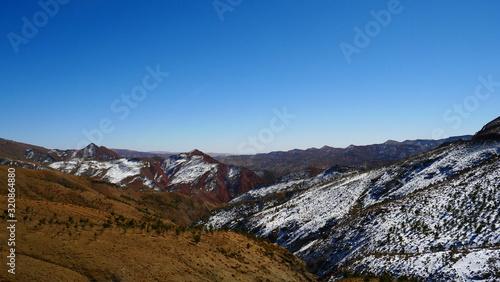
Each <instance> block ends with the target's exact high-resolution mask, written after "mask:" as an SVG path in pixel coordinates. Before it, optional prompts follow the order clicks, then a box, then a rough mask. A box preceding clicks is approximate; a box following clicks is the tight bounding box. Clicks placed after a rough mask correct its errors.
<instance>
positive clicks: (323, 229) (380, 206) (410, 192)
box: [205, 142, 500, 279]
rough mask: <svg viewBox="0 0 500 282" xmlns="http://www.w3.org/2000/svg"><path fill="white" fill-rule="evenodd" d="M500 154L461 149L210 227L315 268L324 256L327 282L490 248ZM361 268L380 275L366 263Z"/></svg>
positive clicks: (496, 227) (499, 223)
mask: <svg viewBox="0 0 500 282" xmlns="http://www.w3.org/2000/svg"><path fill="white" fill-rule="evenodd" d="M499 154H500V143H494V142H487V143H472V142H459V143H455V144H452V145H450V146H446V147H443V148H439V149H436V150H434V151H432V152H429V153H426V154H423V155H420V156H418V157H414V158H411V159H409V160H406V161H402V162H399V163H397V164H394V165H390V166H386V167H382V168H379V169H374V170H371V171H367V172H363V173H355V174H350V175H347V176H343V177H340V178H338V179H335V180H333V181H331V182H329V183H326V184H324V185H316V186H313V187H311V188H309V189H305V190H302V191H299V192H296V193H294V194H293V195H291V196H290V198H288V199H281V200H279V201H277V202H276V199H273V201H275V202H274V203H271V204H269V203H267V202H266V201H265V199H260V200H256V201H253V202H243V203H242V204H241V205H243V207H241V206H239V205H238V203H234V204H233V205H232V206H230V207H228V208H225V209H223V210H219V211H216V212H214V214H213V215H212V216H211V217H210V218H208V219H207V220H205V224H206V226H214V227H220V226H229V227H238V228H243V229H245V230H247V231H252V232H255V233H256V234H257V235H260V236H263V237H266V238H268V239H271V240H273V241H275V242H276V243H278V244H280V245H282V246H285V247H287V248H288V249H289V250H291V251H293V252H295V254H296V255H298V256H299V257H302V258H304V259H305V260H306V261H308V262H314V260H316V259H317V258H318V257H323V259H322V261H324V262H323V263H322V264H321V265H320V266H319V269H318V274H321V275H325V274H329V273H333V272H334V271H336V270H337V269H339V268H341V267H346V266H347V265H349V263H352V262H354V261H357V260H359V259H360V258H362V257H364V256H366V255H369V254H372V253H377V254H394V253H404V254H406V253H409V254H415V255H417V256H418V255H420V254H423V253H432V252H437V251H446V250H448V251H449V250H451V249H454V248H456V249H464V248H477V247H491V246H495V244H498V243H499V242H500V215H499V213H498V210H499V203H500V191H499V190H500V173H499V171H500V167H499V166H500V162H499V160H498V155H499ZM294 184H295V183H292V185H294ZM263 189H264V188H263ZM275 190H276V191H279V188H277V189H275ZM254 193H255V192H254ZM263 194H265V193H263ZM271 199H272V197H271ZM359 269H361V270H366V271H373V272H375V269H370V267H369V265H366V264H362V263H361V264H359V265H358V266H357V267H356V270H359ZM410 269H411V267H410ZM389 270H391V271H392V272H391V273H392V274H394V275H398V273H402V272H401V271H402V270H401V269H399V268H394V269H389ZM409 274H412V273H409ZM433 275H435V274H434V273H433V272H431V271H428V272H425V275H421V276H420V278H423V279H428V278H429V277H432V276H433ZM457 277H458V276H457ZM457 279H458V278H457Z"/></svg>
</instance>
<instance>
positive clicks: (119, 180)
mask: <svg viewBox="0 0 500 282" xmlns="http://www.w3.org/2000/svg"><path fill="white" fill-rule="evenodd" d="M146 165H147V164H146V163H144V162H141V161H132V160H127V159H119V160H114V161H107V162H100V161H94V160H85V159H82V158H74V159H71V160H69V161H61V162H55V163H52V164H50V165H49V167H51V168H53V169H57V170H60V171H62V172H65V173H71V174H74V175H85V176H89V177H95V178H100V179H103V180H106V181H108V182H111V183H114V184H118V185H120V186H122V187H125V186H126V184H127V182H126V181H125V179H127V178H130V177H135V178H136V179H137V178H140V179H141V180H142V182H143V183H144V185H145V186H147V187H149V188H157V187H156V185H154V183H153V181H151V179H148V178H147V177H142V176H140V174H141V170H142V169H143V168H144V167H145V166H146ZM132 181H133V180H132ZM130 182H131V181H129V183H130Z"/></svg>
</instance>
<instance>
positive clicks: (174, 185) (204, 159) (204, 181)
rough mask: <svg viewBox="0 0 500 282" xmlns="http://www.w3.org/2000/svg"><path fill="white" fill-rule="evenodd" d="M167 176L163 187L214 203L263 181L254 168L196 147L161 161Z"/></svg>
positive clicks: (227, 199) (243, 191)
mask: <svg viewBox="0 0 500 282" xmlns="http://www.w3.org/2000/svg"><path fill="white" fill-rule="evenodd" d="M161 171H162V172H164V173H165V176H166V178H167V180H166V185H165V186H164V189H166V190H168V191H176V192H180V193H183V194H186V195H190V196H194V197H197V198H200V199H204V200H207V201H210V202H212V203H224V202H228V201H229V200H231V199H233V198H234V197H236V196H239V195H240V194H243V193H245V192H247V191H250V190H252V189H254V188H257V187H259V186H261V185H263V184H264V181H263V180H262V179H261V178H260V177H259V176H258V175H257V174H256V173H254V172H253V171H251V170H249V169H246V168H243V167H237V166H232V165H226V164H223V163H220V162H219V161H217V160H215V159H214V158H212V157H210V156H209V155H206V154H204V153H202V152H201V151H199V150H194V151H191V152H189V153H183V154H179V155H176V156H172V157H169V158H167V159H166V160H165V161H164V162H163V163H162V164H161Z"/></svg>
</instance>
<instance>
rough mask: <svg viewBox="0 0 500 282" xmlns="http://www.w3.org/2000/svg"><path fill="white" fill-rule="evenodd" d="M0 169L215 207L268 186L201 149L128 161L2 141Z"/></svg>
mask: <svg viewBox="0 0 500 282" xmlns="http://www.w3.org/2000/svg"><path fill="white" fill-rule="evenodd" d="M0 164H5V165H12V166H17V167H24V168H33V169H56V170H59V171H62V172H65V173H69V174H74V175H77V176H88V177H93V178H98V179H102V180H105V181H107V182H109V183H112V184H116V185H118V186H121V187H123V188H132V189H135V190H142V189H144V188H150V189H156V190H163V191H177V192H180V193H183V194H185V195H188V196H193V197H197V198H200V199H203V200H206V201H209V202H212V203H223V202H227V201H229V200H231V199H233V198H234V197H237V196H238V195H240V194H242V193H244V192H247V191H249V190H251V189H253V188H256V187H258V186H261V185H263V184H264V180H263V179H262V178H260V177H259V176H258V175H257V174H255V173H254V172H252V171H250V170H248V169H246V168H243V167H237V166H232V165H226V164H223V163H220V162H218V161H217V160H215V159H213V158H212V157H210V156H208V155H206V154H204V153H202V152H201V151H199V150H194V151H192V152H190V153H183V154H177V155H173V156H170V157H168V158H166V159H164V158H162V157H158V156H154V157H144V158H123V157H122V156H120V155H119V154H118V153H117V152H115V151H113V150H110V149H108V148H106V147H104V146H97V145H95V144H89V145H88V146H86V147H85V148H82V149H80V150H58V149H52V150H50V149H46V148H43V147H39V146H34V145H30V144H25V143H19V142H15V141H11V140H6V139H0Z"/></svg>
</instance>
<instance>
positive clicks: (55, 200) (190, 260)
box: [0, 166, 314, 281]
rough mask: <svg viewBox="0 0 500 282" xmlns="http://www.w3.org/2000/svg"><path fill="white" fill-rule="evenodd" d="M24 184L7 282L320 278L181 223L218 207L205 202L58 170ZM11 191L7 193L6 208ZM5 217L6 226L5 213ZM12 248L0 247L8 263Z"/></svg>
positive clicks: (268, 249)
mask: <svg viewBox="0 0 500 282" xmlns="http://www.w3.org/2000/svg"><path fill="white" fill-rule="evenodd" d="M6 176H7V167H6V166H0V182H1V183H6V182H7V177H6ZM16 180H17V184H16V187H17V193H18V198H17V203H16V204H17V219H18V223H17V228H16V234H17V237H16V250H17V267H16V272H17V274H16V275H15V276H13V275H11V274H8V273H7V271H6V265H5V264H4V263H3V264H2V265H3V266H2V268H1V271H0V280H2V279H3V280H6V279H10V280H11V281H312V280H313V279H314V277H312V276H311V275H310V274H308V273H307V272H306V271H305V270H304V264H303V262H301V261H300V260H298V259H297V258H295V257H294V256H293V255H291V254H290V253H289V252H288V251H286V250H285V249H283V248H281V247H278V246H276V245H273V244H269V243H266V242H263V241H256V240H253V239H250V238H248V237H245V236H243V235H240V234H235V233H232V232H220V231H219V232H207V231H200V230H185V228H183V227H180V225H179V224H177V223H175V221H181V222H182V224H184V223H188V222H189V221H190V220H193V219H194V218H195V217H196V216H198V215H201V214H204V213H205V212H206V211H208V210H209V209H210V208H211V207H210V206H206V205H204V204H203V202H201V201H200V200H196V199H192V198H189V197H186V196H184V195H180V194H177V193H161V192H157V193H140V192H136V191H126V190H123V189H121V188H118V187H115V186H110V185H109V184H106V183H104V182H100V181H96V180H93V179H90V178H84V177H76V176H72V175H66V174H63V173H59V172H54V171H37V170H27V169H20V168H17V169H16ZM4 190H5V189H4ZM6 192H7V191H1V193H0V194H1V196H0V199H1V202H2V203H5V202H6V196H5V195H6ZM185 213H187V215H186V214H185ZM157 216H158V217H157ZM1 217H2V221H3V222H5V214H2V216H1ZM176 217H177V218H176ZM2 234H5V233H2ZM2 237H3V239H2V241H3V242H5V235H2ZM6 249H7V245H6V244H1V245H0V250H1V252H2V256H3V254H6V253H7V250H6ZM3 257H5V256H3ZM7 281H8V280H7Z"/></svg>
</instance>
